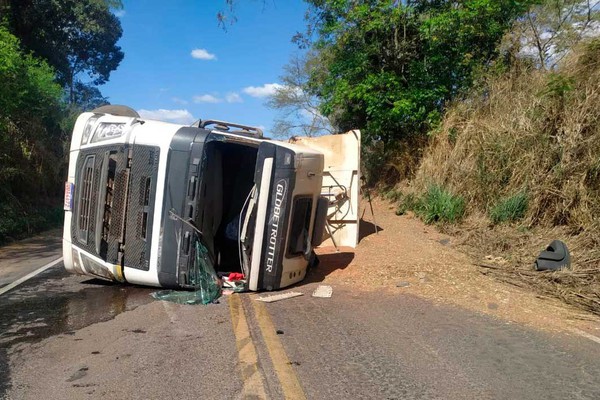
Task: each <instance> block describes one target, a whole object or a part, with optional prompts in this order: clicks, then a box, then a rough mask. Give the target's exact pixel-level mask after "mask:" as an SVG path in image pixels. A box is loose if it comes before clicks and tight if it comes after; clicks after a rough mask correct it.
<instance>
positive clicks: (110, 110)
mask: <svg viewBox="0 0 600 400" xmlns="http://www.w3.org/2000/svg"><path fill="white" fill-rule="evenodd" d="M92 112H93V113H98V114H112V115H116V116H117V117H134V118H139V117H140V114H138V113H137V111H135V110H134V109H133V108H131V107H127V106H121V105H117V104H114V105H113V104H108V105H106V106H102V107H98V108H96V109H94V110H92Z"/></svg>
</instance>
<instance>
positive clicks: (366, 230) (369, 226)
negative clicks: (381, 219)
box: [358, 219, 383, 243]
mask: <svg viewBox="0 0 600 400" xmlns="http://www.w3.org/2000/svg"><path fill="white" fill-rule="evenodd" d="M375 229H377V230H375ZM381 231H383V228H382V227H380V226H379V225H375V224H374V223H372V222H369V221H365V220H364V219H361V220H360V225H359V226H358V242H359V243H360V242H362V240H363V239H364V238H366V237H367V236H371V235H375V234H376V233H377V232H381Z"/></svg>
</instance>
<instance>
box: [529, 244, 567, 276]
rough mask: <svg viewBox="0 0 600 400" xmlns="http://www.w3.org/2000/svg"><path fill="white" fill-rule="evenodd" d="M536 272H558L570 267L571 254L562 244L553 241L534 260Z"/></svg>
mask: <svg viewBox="0 0 600 400" xmlns="http://www.w3.org/2000/svg"><path fill="white" fill-rule="evenodd" d="M534 267H535V270H536V271H559V270H561V269H566V268H570V267H571V254H569V249H568V248H567V245H566V244H565V243H564V242H561V241H560V240H553V241H552V243H550V244H549V245H548V247H547V248H546V250H544V251H542V252H541V253H540V255H539V256H538V258H537V259H536V260H535V266H534Z"/></svg>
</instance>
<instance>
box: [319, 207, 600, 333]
mask: <svg viewBox="0 0 600 400" xmlns="http://www.w3.org/2000/svg"><path fill="white" fill-rule="evenodd" d="M365 203H366V201H363V207H364V206H365V205H366V204H365ZM373 207H374V211H375V219H376V221H377V224H378V226H379V227H380V230H379V233H378V234H375V231H374V225H373V224H371V223H369V219H371V216H370V212H369V211H367V212H366V213H365V214H364V218H365V219H366V220H367V221H366V223H363V224H362V226H363V232H361V234H362V236H363V237H362V239H361V241H360V243H359V245H358V246H357V248H356V249H352V248H341V249H340V251H339V252H336V250H335V248H334V247H332V246H324V247H321V248H320V249H318V251H317V253H318V254H319V258H320V260H321V264H320V266H319V268H318V272H315V273H316V274H317V275H320V276H317V278H319V280H320V279H322V280H323V281H324V282H326V283H329V284H335V283H336V282H337V283H345V284H351V285H353V287H356V288H357V289H359V290H360V289H362V290H381V291H386V292H397V293H405V294H411V295H415V296H419V297H423V298H426V299H429V300H431V301H433V302H436V303H438V304H450V305H455V306H458V307H461V308H465V309H469V310H471V311H475V312H479V313H484V314H488V315H493V316H495V317H497V318H500V319H502V320H505V321H507V322H509V323H510V322H515V323H520V324H525V325H529V326H532V327H536V328H541V329H544V330H550V331H573V329H580V330H584V331H586V332H588V333H591V334H596V335H598V334H600V318H598V317H597V316H595V315H593V314H591V313H587V312H585V311H581V310H578V309H577V308H575V307H572V306H569V305H566V304H564V303H563V302H561V301H559V300H557V299H554V298H550V297H545V296H541V295H539V294H536V293H535V292H533V291H532V290H529V289H524V288H520V287H517V286H514V285H511V284H508V283H506V282H501V281H498V280H497V279H494V278H493V277H491V276H488V275H487V273H488V272H489V271H487V270H486V268H481V267H479V266H478V264H480V260H479V259H474V258H473V257H472V256H470V255H468V254H467V253H466V252H465V251H463V250H462V249H463V248H464V243H461V240H460V239H458V238H457V237H453V236H449V235H446V234H443V233H440V232H439V231H438V230H437V229H436V228H435V227H433V226H428V225H425V224H423V223H422V222H421V221H420V220H419V219H417V218H416V217H414V216H413V215H412V214H408V215H403V216H396V215H395V213H394V211H395V207H394V206H393V205H391V204H390V203H389V202H387V201H385V200H382V199H373ZM326 244H327V243H326ZM313 278H315V277H314V276H313Z"/></svg>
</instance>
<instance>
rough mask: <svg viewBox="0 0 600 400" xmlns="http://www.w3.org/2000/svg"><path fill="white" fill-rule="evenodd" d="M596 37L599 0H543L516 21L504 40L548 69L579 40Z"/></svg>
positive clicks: (598, 32)
mask: <svg viewBox="0 0 600 400" xmlns="http://www.w3.org/2000/svg"><path fill="white" fill-rule="evenodd" d="M596 36H600V0H595V1H591V0H543V1H541V2H540V4H538V5H536V6H535V7H532V8H531V9H530V10H529V11H528V12H527V13H526V14H525V15H524V16H522V17H521V18H519V19H518V20H517V22H516V23H515V26H514V28H513V30H512V32H511V34H510V35H509V38H508V41H509V46H510V47H511V48H512V49H511V50H512V51H515V50H516V53H517V54H518V55H520V56H521V57H529V58H532V59H533V60H534V62H536V64H537V65H538V66H539V67H540V68H542V69H549V70H550V69H554V68H555V67H556V65H557V64H558V63H559V62H560V61H561V60H562V59H563V58H564V57H565V56H566V55H567V54H568V53H569V51H570V50H571V49H573V48H574V47H575V45H576V44H577V43H579V42H580V41H581V40H584V39H588V38H591V37H596Z"/></svg>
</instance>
